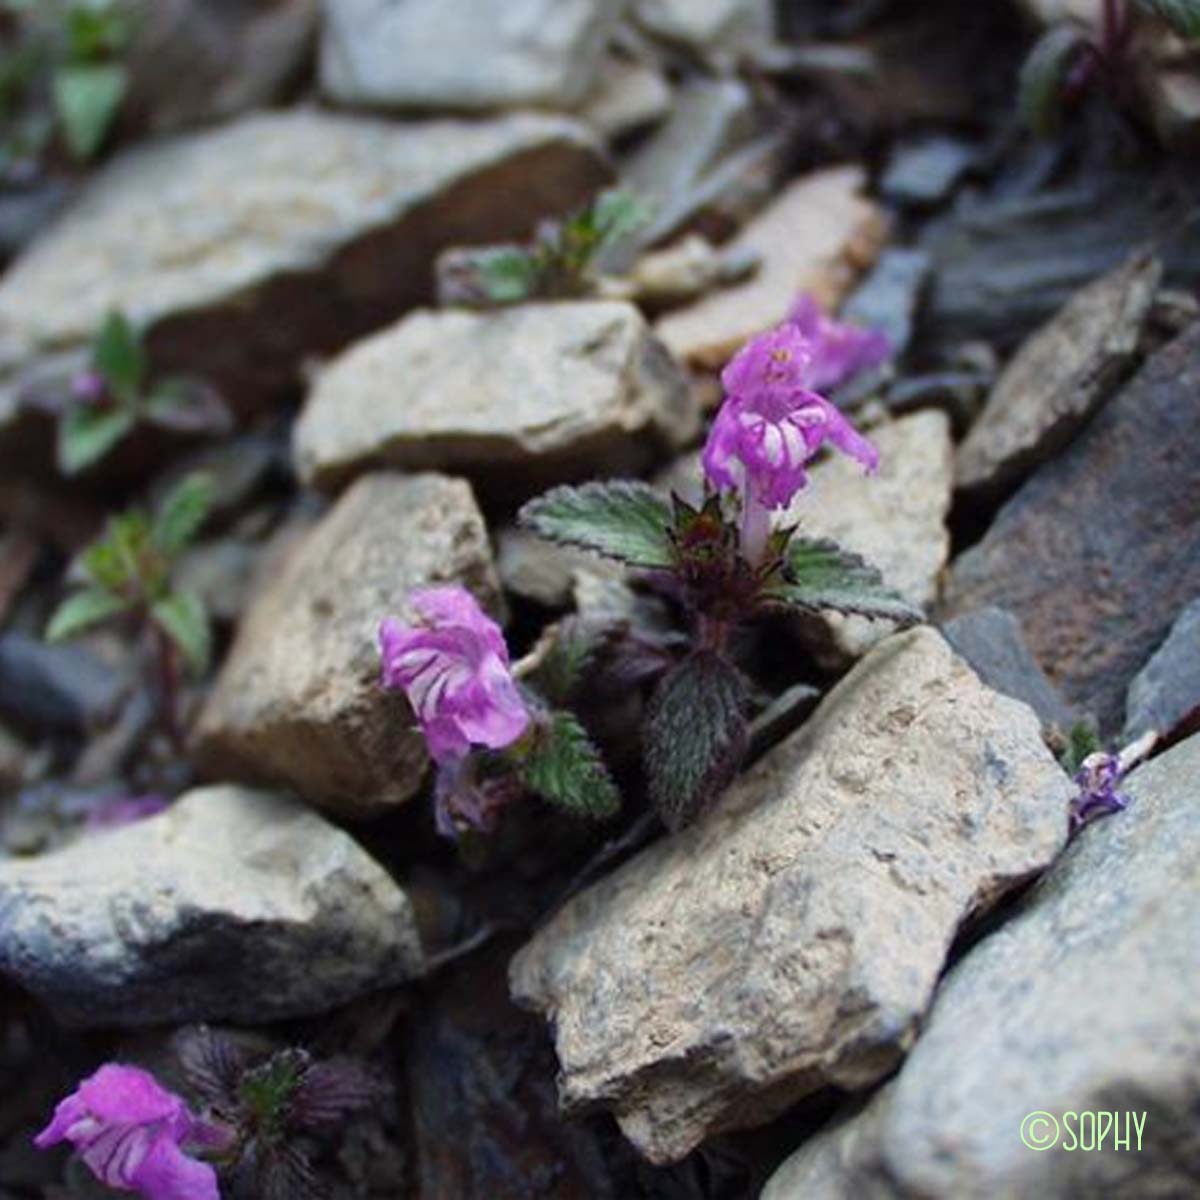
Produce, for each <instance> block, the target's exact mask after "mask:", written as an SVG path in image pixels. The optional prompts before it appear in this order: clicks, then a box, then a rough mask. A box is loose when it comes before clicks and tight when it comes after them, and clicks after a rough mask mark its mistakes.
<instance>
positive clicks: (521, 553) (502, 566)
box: [496, 526, 625, 608]
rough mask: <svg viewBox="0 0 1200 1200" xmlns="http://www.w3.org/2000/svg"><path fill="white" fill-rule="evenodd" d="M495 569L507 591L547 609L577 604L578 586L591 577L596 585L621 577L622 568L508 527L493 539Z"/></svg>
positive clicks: (572, 548)
mask: <svg viewBox="0 0 1200 1200" xmlns="http://www.w3.org/2000/svg"><path fill="white" fill-rule="evenodd" d="M497 543H498V544H497V551H496V569H497V571H498V572H499V573H500V582H501V583H502V584H503V585H504V587H505V589H506V590H507V591H510V592H512V593H513V595H516V596H520V597H521V598H522V599H525V600H533V601H535V602H536V603H538V604H542V605H545V606H546V607H547V608H568V607H571V606H572V605H574V604H576V603H577V596H578V593H579V589H580V586H581V585H582V586H584V587H586V581H587V580H595V581H596V582H597V585H598V586H603V585H604V583H605V582H607V581H612V582H616V583H619V582H620V581H621V580H623V579H624V578H625V571H624V568H622V567H621V566H620V564H618V563H615V562H613V561H612V560H611V559H607V558H601V557H600V556H599V555H598V554H590V553H588V551H586V550H577V549H575V547H573V546H558V545H555V544H554V543H553V542H547V541H545V540H544V539H542V538H540V537H538V536H537V535H536V534H532V533H529V532H528V531H527V530H524V529H519V528H516V527H515V526H510V527H509V528H507V529H502V530H501V531H500V536H499V538H498V539H497Z"/></svg>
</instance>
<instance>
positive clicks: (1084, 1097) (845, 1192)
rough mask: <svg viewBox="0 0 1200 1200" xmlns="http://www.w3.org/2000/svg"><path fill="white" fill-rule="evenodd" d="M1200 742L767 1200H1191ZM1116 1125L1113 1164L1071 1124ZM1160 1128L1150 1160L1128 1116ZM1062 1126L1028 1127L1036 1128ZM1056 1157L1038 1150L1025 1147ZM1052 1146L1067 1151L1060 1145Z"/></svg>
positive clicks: (1097, 828) (1064, 864)
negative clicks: (1100, 1115) (1084, 1149)
mask: <svg viewBox="0 0 1200 1200" xmlns="http://www.w3.org/2000/svg"><path fill="white" fill-rule="evenodd" d="M1198 775H1200V738H1195V737H1193V738H1191V739H1189V740H1188V741H1187V742H1184V743H1183V744H1182V745H1180V746H1178V747H1176V748H1175V749H1174V750H1171V751H1168V752H1167V753H1166V754H1164V755H1162V756H1161V757H1160V758H1157V759H1155V760H1154V761H1153V762H1151V763H1149V764H1147V765H1146V766H1143V767H1141V768H1139V769H1138V770H1137V771H1136V772H1134V774H1133V775H1132V776H1131V777H1130V778H1129V781H1128V789H1127V790H1128V791H1129V793H1130V795H1131V796H1132V797H1133V804H1132V805H1131V807H1130V808H1129V809H1128V811H1126V812H1124V813H1122V814H1121V815H1120V816H1119V817H1114V818H1112V819H1110V820H1105V821H1100V822H1098V823H1096V824H1095V825H1093V826H1091V827H1089V828H1088V829H1086V830H1085V831H1084V833H1083V834H1082V835H1081V836H1080V837H1079V838H1078V840H1077V841H1076V842H1075V843H1074V844H1073V845H1072V846H1071V848H1070V849H1069V850H1068V851H1067V853H1066V854H1065V855H1064V856H1063V857H1062V859H1061V860H1060V861H1059V862H1058V863H1057V864H1056V865H1055V867H1054V868H1053V870H1052V871H1051V872H1050V873H1049V874H1048V875H1047V876H1046V877H1045V878H1044V879H1043V880H1042V881H1041V882H1040V883H1039V884H1038V885H1037V886H1036V887H1035V888H1034V889H1033V891H1032V892H1030V893H1029V895H1028V896H1027V897H1026V898H1025V899H1024V900H1023V901H1022V903H1021V906H1020V909H1019V910H1018V912H1017V913H1016V915H1015V916H1013V917H1012V918H1011V919H1010V920H1009V921H1008V922H1006V924H1005V925H1004V926H1003V927H1002V928H1001V929H1000V930H999V931H998V932H996V933H993V934H992V935H991V936H989V937H988V938H986V939H985V940H984V941H983V942H982V943H981V944H980V945H978V946H976V947H975V948H974V949H973V950H971V952H970V953H969V954H968V955H967V956H966V957H965V958H964V959H963V960H962V961H961V962H960V963H959V964H958V965H957V966H956V967H955V968H954V969H953V970H952V971H951V972H950V974H949V975H948V976H947V978H946V981H945V983H944V984H943V985H942V987H941V989H940V991H939V993H938V999H937V1003H936V1004H935V1005H934V1008H933V1012H932V1013H931V1015H930V1018H929V1021H928V1024H927V1026H926V1029H925V1031H924V1032H923V1033H922V1035H921V1039H920V1041H919V1042H917V1045H916V1048H915V1049H914V1050H913V1052H912V1054H911V1055H910V1056H909V1058H908V1061H907V1062H906V1063H905V1064H904V1067H903V1069H902V1070H901V1072H900V1074H899V1076H898V1077H897V1079H896V1080H895V1081H894V1082H893V1083H891V1084H889V1085H888V1086H887V1087H886V1088H884V1089H883V1091H881V1092H880V1093H879V1094H878V1095H877V1096H876V1097H875V1098H874V1099H872V1101H871V1103H870V1104H869V1106H868V1107H867V1109H866V1110H865V1112H863V1113H862V1114H861V1115H860V1116H858V1117H853V1118H850V1119H848V1120H846V1121H844V1122H843V1123H841V1124H840V1125H838V1126H836V1127H834V1128H832V1129H830V1130H829V1131H827V1132H822V1133H821V1134H819V1135H818V1136H817V1137H815V1138H814V1139H813V1140H812V1141H810V1142H809V1143H807V1144H806V1145H805V1146H804V1147H803V1148H802V1149H801V1150H800V1151H799V1152H798V1153H797V1154H796V1155H795V1156H794V1157H793V1158H791V1159H789V1160H788V1161H787V1162H786V1163H785V1164H784V1166H783V1167H781V1168H780V1170H779V1171H778V1173H777V1174H776V1175H775V1177H774V1178H773V1179H772V1180H771V1182H770V1183H769V1184H768V1185H767V1187H766V1190H765V1191H764V1192H763V1200H801V1198H803V1200H858V1198H859V1197H862V1196H866V1195H870V1196H872V1197H878V1200H918V1197H919V1198H921V1200H925V1198H926V1197H931V1196H953V1197H955V1198H956V1200H958V1198H961V1200H995V1198H997V1197H1021V1196H1037V1197H1039V1200H1041V1198H1044V1200H1074V1198H1076V1197H1080V1196H1114V1197H1116V1196H1128V1197H1140V1196H1187V1195H1190V1194H1192V1193H1193V1192H1194V1191H1195V1181H1196V1178H1197V1175H1198V1174H1200V1145H1198V1144H1197V1140H1196V1125H1195V1117H1194V1114H1195V1111H1196V1107H1197V1105H1198V1104H1200V1014H1198V1013H1197V1009H1196V989H1195V967H1196V947H1197V945H1200V890H1198V889H1200V884H1198V881H1200V828H1198V814H1197V809H1196V804H1195V795H1196V779H1197V776H1198ZM1097 1111H1103V1112H1114V1113H1116V1114H1117V1117H1116V1128H1114V1129H1113V1130H1112V1131H1111V1132H1110V1133H1109V1135H1108V1139H1107V1143H1106V1145H1105V1146H1104V1148H1103V1149H1102V1150H1098V1151H1097V1150H1093V1151H1092V1152H1090V1153H1078V1152H1072V1151H1071V1150H1070V1148H1069V1142H1070V1139H1071V1138H1072V1137H1074V1138H1077V1139H1079V1140H1077V1141H1076V1143H1075V1148H1076V1151H1078V1150H1079V1149H1080V1147H1081V1146H1086V1145H1087V1140H1085V1139H1088V1138H1089V1136H1091V1137H1093V1138H1094V1134H1091V1135H1089V1132H1088V1125H1087V1122H1086V1121H1085V1122H1082V1123H1078V1122H1077V1123H1075V1124H1073V1125H1072V1124H1071V1123H1069V1122H1067V1121H1066V1119H1065V1114H1066V1113H1075V1114H1083V1113H1090V1112H1097ZM1127 1112H1134V1113H1136V1114H1138V1116H1139V1117H1141V1118H1143V1119H1144V1128H1143V1130H1142V1137H1141V1140H1140V1143H1139V1141H1138V1138H1137V1134H1136V1132H1135V1131H1134V1130H1133V1129H1132V1128H1130V1130H1129V1134H1130V1142H1129V1145H1128V1148H1127V1149H1126V1148H1122V1147H1120V1146H1116V1145H1114V1135H1119V1134H1124V1133H1125V1132H1126V1124H1125V1114H1126V1113H1127ZM1032 1113H1043V1114H1049V1118H1050V1122H1052V1123H1050V1122H1048V1123H1047V1124H1046V1125H1043V1126H1035V1127H1031V1128H1030V1127H1026V1126H1024V1125H1023V1122H1024V1121H1025V1120H1026V1118H1027V1117H1028V1115H1029V1114H1032ZM1056 1127H1057V1129H1058V1135H1057V1136H1059V1138H1060V1140H1059V1141H1058V1143H1057V1148H1054V1149H1046V1150H1044V1151H1043V1152H1042V1153H1035V1152H1031V1150H1030V1149H1028V1148H1027V1145H1025V1144H1022V1140H1021V1136H1020V1135H1021V1131H1022V1129H1023V1128H1029V1133H1030V1135H1031V1136H1032V1137H1034V1138H1037V1137H1038V1136H1041V1137H1047V1135H1048V1134H1051V1133H1053V1130H1054V1129H1055V1128H1056ZM1050 1144H1051V1145H1053V1144H1054V1143H1050Z"/></svg>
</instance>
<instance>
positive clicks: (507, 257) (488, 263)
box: [477, 246, 537, 304]
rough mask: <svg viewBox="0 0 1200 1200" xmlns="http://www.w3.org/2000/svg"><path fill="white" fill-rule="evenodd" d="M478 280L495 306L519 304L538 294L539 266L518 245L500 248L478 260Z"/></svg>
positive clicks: (481, 254) (480, 256)
mask: <svg viewBox="0 0 1200 1200" xmlns="http://www.w3.org/2000/svg"><path fill="white" fill-rule="evenodd" d="M477 265H478V270H479V278H480V282H481V284H482V286H483V290H484V292H485V294H486V295H487V298H488V299H489V300H490V301H492V303H493V304H517V303H519V302H520V301H522V300H528V299H529V298H530V297H531V296H532V295H533V294H534V292H536V291H537V264H536V263H535V262H534V260H533V256H532V255H531V254H530V253H529V252H528V251H527V250H523V249H521V248H520V247H519V246H497V247H496V248H495V249H492V250H487V251H483V252H481V253H480V255H479V257H478V260H477Z"/></svg>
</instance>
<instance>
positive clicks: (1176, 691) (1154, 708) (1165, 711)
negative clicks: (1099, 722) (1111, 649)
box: [1123, 600, 1200, 742]
mask: <svg viewBox="0 0 1200 1200" xmlns="http://www.w3.org/2000/svg"><path fill="white" fill-rule="evenodd" d="M1197 717H1200V600H1193V601H1192V603H1191V604H1189V605H1188V606H1187V607H1186V608H1185V609H1184V610H1183V612H1181V613H1180V614H1179V619H1178V620H1177V621H1176V622H1175V624H1174V626H1173V627H1172V629H1171V633H1170V635H1169V636H1168V637H1167V640H1166V641H1165V642H1163V644H1162V645H1161V646H1159V648H1158V649H1157V650H1156V651H1155V652H1154V654H1153V656H1152V657H1151V658H1150V661H1149V662H1148V663H1147V664H1146V665H1145V666H1144V667H1143V668H1142V669H1141V671H1140V672H1139V673H1138V675H1137V678H1135V679H1134V681H1133V682H1132V683H1131V684H1130V685H1129V694H1128V697H1127V698H1126V701H1125V733H1124V735H1123V740H1124V741H1127V742H1132V741H1133V740H1134V739H1135V738H1139V737H1141V736H1142V734H1144V733H1146V732H1147V731H1148V730H1151V729H1154V730H1157V731H1158V732H1159V733H1161V734H1162V735H1164V736H1167V735H1169V734H1170V733H1171V732H1172V731H1173V730H1175V729H1177V728H1178V727H1179V726H1180V725H1182V724H1183V723H1184V722H1185V721H1187V720H1188V718H1193V719H1194V718H1197Z"/></svg>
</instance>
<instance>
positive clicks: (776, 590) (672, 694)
mask: <svg viewBox="0 0 1200 1200" xmlns="http://www.w3.org/2000/svg"><path fill="white" fill-rule="evenodd" d="M801 315H802V316H803V317H804V318H805V321H803V322H800V323H797V322H796V321H794V320H790V321H788V322H785V324H783V325H781V326H780V327H779V328H777V329H775V330H772V331H771V332H770V333H767V334H764V335H763V336H761V337H759V338H755V339H754V340H753V341H751V342H750V343H749V344H748V345H746V346H745V347H743V349H742V350H741V351H740V352H739V353H738V354H737V356H736V357H735V358H734V359H733V360H732V362H730V363H729V365H728V366H727V367H726V368H725V371H724V373H723V374H722V382H723V384H724V387H725V391H726V399H725V402H724V404H723V406H722V408H721V410H720V412H719V413H718V416H717V418H716V421H715V423H714V425H713V427H712V430H711V431H710V434H709V438H708V442H707V444H706V446H705V449H704V454H703V458H702V461H703V468H704V475H705V494H704V498H703V501H702V502H701V503H700V504H699V505H698V506H696V505H692V504H689V503H687V502H686V501H685V500H683V499H682V498H680V497H679V496H678V495H675V496H672V497H671V498H669V499H668V498H667V497H666V496H664V495H662V494H660V493H659V492H657V491H655V490H654V489H653V488H651V487H649V486H647V485H645V484H643V483H638V482H630V481H622V482H612V483H588V484H584V485H583V486H581V487H560V488H555V489H554V490H553V491H551V492H548V493H547V494H546V495H544V496H542V497H540V498H538V499H536V500H533V501H531V502H530V503H528V504H527V505H526V506H525V507H524V509H523V510H522V511H521V514H520V521H521V522H522V524H524V525H525V526H526V527H528V528H529V529H531V530H533V531H534V532H536V533H538V534H540V535H541V536H542V537H545V538H547V539H549V540H551V541H555V542H559V543H562V544H565V545H573V546H581V547H584V548H586V549H589V550H593V551H596V552H597V553H600V554H603V555H606V556H608V557H609V558H613V559H616V560H618V561H620V562H622V563H625V564H626V565H627V566H629V567H632V568H636V569H638V570H639V571H643V572H647V573H649V574H650V575H651V576H652V577H654V578H656V579H657V582H658V587H659V590H661V591H663V592H666V593H668V594H670V595H673V596H675V597H677V598H678V599H679V600H680V601H681V602H682V605H683V607H684V609H685V610H686V612H687V614H688V615H689V623H690V629H691V632H690V638H689V641H688V645H687V648H686V650H685V652H684V653H683V654H682V655H680V654H679V653H678V652H671V651H670V650H669V648H668V647H667V646H666V645H665V644H663V645H659V646H657V647H656V646H654V645H653V644H651V643H648V642H647V641H646V639H642V640H641V641H640V643H639V644H638V645H637V646H636V647H635V654H636V657H637V659H638V666H637V668H636V670H634V672H633V673H634V675H636V676H638V677H639V678H641V679H643V680H645V679H656V680H657V682H656V683H655V686H654V690H653V692H652V694H651V697H650V701H649V706H648V709H647V712H646V717H645V722H644V726H643V731H642V741H643V758H644V763H645V768H646V773H647V777H648V782H649V787H650V794H651V798H652V800H653V801H654V803H655V805H656V807H657V808H658V810H659V812H660V814H661V816H662V818H663V820H664V821H665V823H666V824H667V825H668V826H669V827H670V828H672V829H678V828H680V827H681V826H683V825H686V824H688V823H689V822H690V821H692V820H694V819H695V818H696V817H697V816H698V815H699V814H700V813H702V812H703V811H704V810H705V809H706V808H707V807H708V806H709V805H710V803H711V802H712V801H713V800H714V799H715V798H716V796H717V795H718V794H719V793H720V792H721V790H722V789H723V788H724V787H725V786H726V784H727V783H728V782H729V781H730V779H731V778H732V777H733V775H734V773H735V772H736V770H737V768H738V766H739V765H740V762H741V760H742V757H743V755H744V753H745V750H746V747H747V744H748V737H749V719H748V718H749V714H748V710H749V707H750V688H749V685H748V682H747V680H746V678H745V677H744V675H743V674H742V672H741V671H740V670H739V668H738V666H737V665H736V664H735V662H734V661H733V657H732V647H733V635H734V634H735V632H736V630H737V629H738V627H739V626H740V625H741V624H742V623H743V622H745V621H746V620H747V619H748V618H751V617H754V616H756V615H758V614H760V613H763V612H766V611H769V610H771V609H792V610H794V611H799V612H820V611H826V610H831V611H836V612H842V613H854V614H859V615H862V616H867V617H881V618H887V619H889V620H891V621H895V622H898V623H900V624H911V623H914V622H917V621H920V620H921V619H922V614H921V613H920V612H919V611H918V610H917V609H915V608H914V607H913V606H912V605H911V604H909V603H908V602H907V601H906V600H904V598H903V597H901V596H900V595H898V594H897V593H896V592H894V591H892V590H891V589H890V588H888V587H886V586H884V584H883V581H882V579H881V577H880V575H879V572H878V571H876V570H875V569H874V568H872V567H870V566H868V565H867V564H866V563H865V562H864V561H863V560H862V559H861V558H859V557H858V556H857V555H855V554H851V553H849V552H848V551H846V550H843V549H842V548H841V547H839V546H837V545H836V544H835V543H833V542H830V541H826V540H814V539H811V538H805V537H802V536H799V534H798V532H797V529H796V527H795V526H792V525H785V526H779V525H778V524H777V523H776V520H775V514H776V513H778V512H780V511H782V510H784V509H787V508H789V507H790V505H791V504H792V501H793V499H794V497H795V496H796V495H797V494H798V493H800V492H802V491H803V490H804V488H805V487H806V485H807V482H808V478H807V468H808V465H809V463H810V462H811V461H812V459H813V458H814V457H815V456H816V455H817V454H818V452H819V451H820V450H821V449H822V447H824V446H826V445H830V446H834V447H836V448H837V449H839V450H841V451H842V452H843V453H845V454H848V455H850V456H851V457H852V458H854V459H856V460H857V461H858V462H860V463H861V464H862V465H863V466H864V467H865V468H866V469H867V470H868V471H869V472H871V471H874V470H875V469H876V467H877V465H878V454H877V452H876V450H875V448H874V447H873V446H872V445H871V444H870V442H868V441H867V440H866V439H865V438H863V437H862V436H861V435H860V434H858V433H857V432H856V431H855V429H854V428H853V427H852V426H851V424H850V423H849V422H848V421H847V420H846V418H845V417H844V416H843V415H842V414H841V412H839V411H838V409H837V408H836V407H835V406H834V405H833V404H832V403H831V402H830V401H828V400H827V399H825V398H824V397H823V396H821V395H820V394H818V393H817V392H816V391H815V390H814V388H813V381H814V380H815V379H821V380H822V381H823V383H824V386H832V385H835V384H836V383H838V382H841V381H842V379H844V378H845V377H846V375H847V373H850V372H853V371H854V370H857V369H860V368H861V366H862V365H864V364H865V363H867V362H871V361H877V360H878V358H879V355H880V352H881V350H882V349H883V348H882V347H881V345H880V344H879V343H878V342H877V341H875V337H876V336H877V335H871V334H869V333H867V332H866V331H861V330H852V329H850V328H848V327H846V326H842V325H839V324H837V323H836V322H832V321H828V320H827V319H825V318H822V319H821V320H820V321H819V322H817V321H815V320H814V317H813V312H812V310H811V308H810V307H809V306H808V305H807V304H806V305H804V306H803V311H802V313H801ZM818 315H819V313H818ZM656 652H657V657H656Z"/></svg>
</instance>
